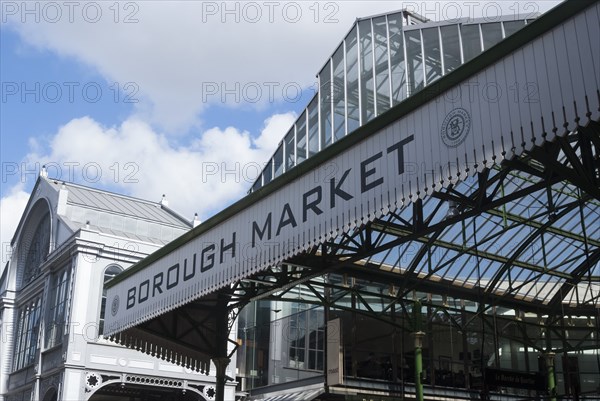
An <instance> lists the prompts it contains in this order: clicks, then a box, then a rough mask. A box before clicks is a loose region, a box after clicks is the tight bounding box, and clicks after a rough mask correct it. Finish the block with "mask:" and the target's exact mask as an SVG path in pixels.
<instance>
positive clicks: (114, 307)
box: [110, 295, 119, 316]
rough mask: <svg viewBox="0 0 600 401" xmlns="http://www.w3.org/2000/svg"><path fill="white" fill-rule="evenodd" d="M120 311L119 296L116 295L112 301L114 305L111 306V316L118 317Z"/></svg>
mask: <svg viewBox="0 0 600 401" xmlns="http://www.w3.org/2000/svg"><path fill="white" fill-rule="evenodd" d="M118 311H119V296H118V295H115V297H114V298H113V300H112V303H111V304H110V314H111V315H113V316H116V315H117V312H118Z"/></svg>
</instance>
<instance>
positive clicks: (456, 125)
mask: <svg viewBox="0 0 600 401" xmlns="http://www.w3.org/2000/svg"><path fill="white" fill-rule="evenodd" d="M470 130H471V116H470V115H469V112H468V111H466V110H465V109H463V108H460V107H459V108H457V109H454V110H452V111H451V112H450V113H448V115H447V116H446V118H444V122H443V123H442V132H441V133H442V141H444V143H445V144H446V146H448V147H449V148H455V147H457V146H458V145H460V144H461V143H463V142H464V140H465V139H467V135H469V131H470Z"/></svg>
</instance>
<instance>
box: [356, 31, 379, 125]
mask: <svg viewBox="0 0 600 401" xmlns="http://www.w3.org/2000/svg"><path fill="white" fill-rule="evenodd" d="M358 32H359V35H360V61H361V72H360V76H361V85H360V90H361V94H360V97H361V100H360V103H361V107H362V123H363V124H364V123H366V122H367V121H369V120H370V119H371V118H373V117H374V116H375V102H374V97H373V86H374V85H373V34H372V32H371V20H370V19H368V20H364V21H360V22H359V23H358Z"/></svg>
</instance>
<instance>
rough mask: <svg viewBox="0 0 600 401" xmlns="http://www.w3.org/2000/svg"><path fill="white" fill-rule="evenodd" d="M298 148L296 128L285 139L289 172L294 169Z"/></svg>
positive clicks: (286, 163)
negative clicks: (295, 139)
mask: <svg viewBox="0 0 600 401" xmlns="http://www.w3.org/2000/svg"><path fill="white" fill-rule="evenodd" d="M295 149H296V146H295V145H294V127H292V129H291V130H290V132H288V134H287V135H286V137H285V171H288V170H289V169H290V168H292V167H294V164H295V160H294V154H295Z"/></svg>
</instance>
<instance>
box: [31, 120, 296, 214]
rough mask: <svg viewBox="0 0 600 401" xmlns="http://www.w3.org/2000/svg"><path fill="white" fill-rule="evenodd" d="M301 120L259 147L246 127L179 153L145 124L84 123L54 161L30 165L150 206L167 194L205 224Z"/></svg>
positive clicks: (66, 135)
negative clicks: (150, 201) (149, 201)
mask: <svg viewBox="0 0 600 401" xmlns="http://www.w3.org/2000/svg"><path fill="white" fill-rule="evenodd" d="M294 119H295V116H294V114H293V113H287V114H276V115H274V116H272V117H270V118H268V119H267V120H265V122H264V127H263V129H262V131H261V133H260V134H258V135H254V136H255V137H257V138H256V140H253V139H252V135H250V133H249V132H247V131H242V130H240V129H238V128H234V127H227V128H225V129H220V128H217V127H215V128H211V129H209V130H207V131H205V132H204V133H202V134H201V135H200V136H199V137H198V138H197V139H196V140H195V141H193V142H192V143H191V144H189V145H187V146H174V145H172V144H171V143H169V141H168V140H167V138H166V137H165V136H163V135H161V134H159V133H157V132H155V131H154V130H153V129H152V128H151V127H150V126H149V125H148V124H146V123H144V122H142V121H141V120H139V119H137V118H130V119H128V120H126V121H125V122H123V123H122V124H121V125H120V126H119V127H110V128H106V127H103V126H101V125H100V124H99V123H98V122H96V121H94V120H93V119H91V118H89V117H84V118H78V119H74V120H71V121H70V122H69V123H68V124H66V125H64V126H62V127H61V128H60V129H59V130H58V132H57V133H56V135H55V136H53V137H52V139H51V141H50V143H49V152H48V153H47V154H37V153H31V154H29V155H28V156H27V161H26V162H28V163H36V162H39V163H40V164H46V165H47V166H48V167H47V168H48V173H49V175H50V177H52V178H58V179H62V180H65V181H76V182H80V183H82V184H84V185H89V186H92V187H100V186H102V187H107V186H108V187H110V188H112V189H114V190H116V191H118V192H124V193H127V194H130V195H132V196H136V197H140V198H143V199H149V200H155V201H158V200H160V198H161V195H162V194H166V195H167V199H168V200H169V205H170V206H171V207H172V208H173V209H174V210H176V211H178V212H180V213H182V214H183V215H184V216H186V217H188V218H190V219H191V218H192V217H193V214H194V213H195V212H197V213H198V214H199V215H200V217H201V218H202V219H204V218H206V217H209V216H210V215H211V214H213V213H214V212H216V211H219V210H221V209H223V208H224V207H225V206H226V205H228V204H230V203H232V202H233V201H235V200H237V199H239V198H240V197H242V196H243V195H244V194H245V192H246V191H247V189H248V188H249V187H250V185H251V183H252V182H253V180H254V179H255V178H256V177H257V175H258V173H259V172H260V169H261V168H262V167H263V166H264V162H265V161H266V160H267V159H268V158H269V156H271V154H272V153H273V151H274V150H275V147H276V146H277V144H278V142H279V141H280V137H281V134H280V133H281V132H285V130H286V129H288V128H289V127H290V126H291V124H292V123H293V121H294Z"/></svg>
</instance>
